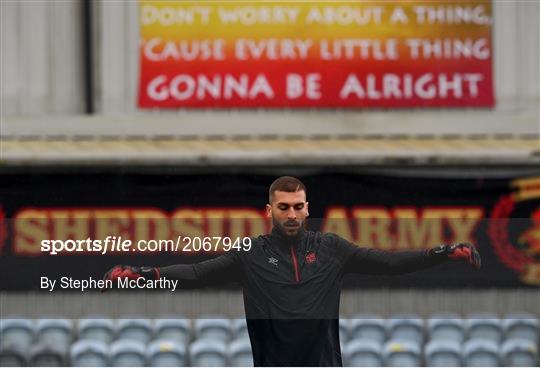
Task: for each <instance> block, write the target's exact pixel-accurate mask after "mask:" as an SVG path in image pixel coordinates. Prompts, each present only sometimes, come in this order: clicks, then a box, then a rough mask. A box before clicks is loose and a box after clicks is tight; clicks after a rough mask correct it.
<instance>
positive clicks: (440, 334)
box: [427, 314, 465, 342]
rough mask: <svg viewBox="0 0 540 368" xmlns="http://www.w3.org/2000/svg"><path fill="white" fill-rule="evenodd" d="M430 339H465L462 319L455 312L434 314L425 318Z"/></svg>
mask: <svg viewBox="0 0 540 368" xmlns="http://www.w3.org/2000/svg"><path fill="white" fill-rule="evenodd" d="M427 331H428V335H429V338H430V340H438V339H445V340H453V341H457V342H462V341H463V340H465V325H464V321H463V320H462V319H461V318H459V316H458V315H456V314H434V315H432V316H431V317H430V318H429V319H428V320H427Z"/></svg>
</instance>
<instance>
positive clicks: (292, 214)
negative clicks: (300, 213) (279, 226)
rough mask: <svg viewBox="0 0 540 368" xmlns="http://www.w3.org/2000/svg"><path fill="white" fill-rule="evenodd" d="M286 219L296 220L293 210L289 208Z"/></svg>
mask: <svg viewBox="0 0 540 368" xmlns="http://www.w3.org/2000/svg"><path fill="white" fill-rule="evenodd" d="M287 218H290V219H295V218H296V211H295V210H294V208H292V207H291V208H289V211H288V212H287Z"/></svg>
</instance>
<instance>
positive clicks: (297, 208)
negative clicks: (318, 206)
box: [294, 205, 304, 210]
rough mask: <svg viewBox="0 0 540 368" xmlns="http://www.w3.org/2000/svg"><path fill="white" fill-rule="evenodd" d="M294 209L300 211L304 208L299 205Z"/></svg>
mask: <svg viewBox="0 0 540 368" xmlns="http://www.w3.org/2000/svg"><path fill="white" fill-rule="evenodd" d="M294 208H295V209H296V210H301V209H302V208H304V206H303V205H299V206H295V207H294Z"/></svg>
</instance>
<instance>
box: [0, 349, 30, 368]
mask: <svg viewBox="0 0 540 368" xmlns="http://www.w3.org/2000/svg"><path fill="white" fill-rule="evenodd" d="M26 351H28V350H22V349H18V348H16V347H2V348H0V367H24V366H26V365H27V362H28V358H27V356H26V355H25V352H26Z"/></svg>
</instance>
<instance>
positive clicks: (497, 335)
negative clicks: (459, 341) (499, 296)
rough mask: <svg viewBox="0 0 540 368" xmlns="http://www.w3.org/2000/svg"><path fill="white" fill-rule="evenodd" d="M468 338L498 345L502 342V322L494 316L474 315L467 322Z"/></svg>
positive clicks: (485, 314)
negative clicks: (489, 341) (490, 341)
mask: <svg viewBox="0 0 540 368" xmlns="http://www.w3.org/2000/svg"><path fill="white" fill-rule="evenodd" d="M465 327H466V330H467V338H468V339H469V340H471V339H488V340H493V341H495V342H497V343H499V342H501V340H502V333H503V331H502V324H501V320H500V319H499V318H498V317H497V316H496V315H494V314H487V313H484V314H473V315H470V316H469V317H468V318H467V319H466V320H465Z"/></svg>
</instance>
